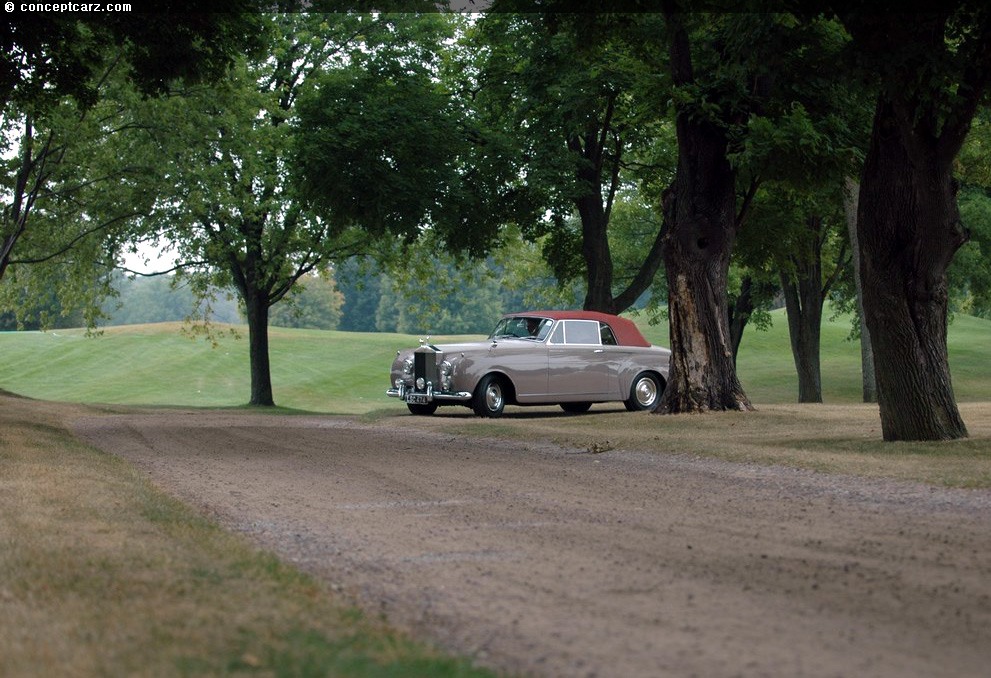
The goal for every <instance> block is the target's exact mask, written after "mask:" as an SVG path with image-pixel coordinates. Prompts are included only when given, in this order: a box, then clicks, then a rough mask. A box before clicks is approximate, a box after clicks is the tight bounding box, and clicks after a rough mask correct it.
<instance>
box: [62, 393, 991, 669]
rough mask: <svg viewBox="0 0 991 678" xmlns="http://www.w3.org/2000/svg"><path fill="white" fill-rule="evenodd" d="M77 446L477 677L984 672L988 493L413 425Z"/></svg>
mask: <svg viewBox="0 0 991 678" xmlns="http://www.w3.org/2000/svg"><path fill="white" fill-rule="evenodd" d="M75 430H76V432H77V434H78V435H79V436H80V437H82V438H84V439H85V440H87V441H88V442H90V443H93V444H95V445H97V446H99V447H101V448H103V449H105V450H108V451H110V452H112V453H114V454H118V455H120V456H122V457H124V458H126V459H129V460H131V461H132V462H133V463H134V464H136V465H137V466H138V467H139V468H141V469H144V470H146V471H147V473H148V474H149V475H150V477H151V478H152V479H153V480H154V482H155V483H157V484H158V485H160V486H161V487H163V488H164V489H166V490H167V491H169V492H171V493H173V494H175V495H177V496H179V497H180V498H182V499H184V500H185V501H187V502H189V503H191V504H193V505H195V506H197V507H199V508H201V509H202V510H203V511H205V512H206V513H208V514H209V515H210V516H212V517H214V518H216V519H217V520H219V521H220V522H221V523H222V524H224V525H226V526H228V527H229V528H231V529H233V530H237V531H239V532H242V533H245V534H246V535H248V536H249V537H250V538H251V539H253V540H255V541H256V542H257V543H259V544H261V545H262V546H264V547H265V548H268V549H271V550H274V551H275V552H277V553H279V554H281V555H282V556H283V557H284V558H285V559H287V560H289V561H291V562H293V563H295V564H297V565H298V566H299V567H301V568H302V569H304V570H306V571H309V572H311V573H313V574H315V575H316V576H318V577H321V578H323V579H325V580H326V581H328V582H330V583H331V584H332V585H333V586H334V587H335V589H338V590H340V591H342V592H343V593H344V594H345V595H348V596H350V597H351V598H353V599H354V600H355V601H357V602H358V603H360V604H361V605H362V606H364V607H365V608H366V609H367V610H369V611H370V612H371V613H373V614H378V613H379V612H381V613H384V614H385V615H387V617H388V619H389V620H390V621H391V622H392V623H394V624H395V625H397V626H400V627H403V628H407V629H409V630H410V631H411V632H412V633H413V634H415V635H417V636H419V637H421V638H426V639H429V640H432V641H434V642H435V643H437V644H438V645H440V646H442V647H444V648H446V649H449V650H452V651H455V652H458V653H462V654H467V655H470V656H473V657H475V658H476V660H477V662H478V663H480V664H483V665H487V666H492V667H495V668H498V669H500V670H504V671H508V672H520V673H524V674H533V675H537V676H569V677H570V676H593V675H594V676H617V677H620V676H622V677H624V678H625V677H637V676H738V675H739V676H857V677H862V676H900V677H904V676H982V677H983V676H987V675H988V671H989V666H991V493H989V492H987V491H979V492H968V491H950V490H938V489H932V488H929V487H925V486H921V485H909V484H902V483H894V482H878V481H867V480H859V479H854V478H847V477H843V478H839V477H836V476H827V475H822V474H815V473H810V472H803V471H793V470H787V469H781V468H763V467H757V466H747V465H739V464H731V463H727V462H719V461H712V460H700V459H696V458H691V457H684V456H677V455H671V456H667V455H656V454H646V453H641V452H637V451H635V450H616V451H610V452H606V453H603V454H590V453H588V451H587V450H572V449H563V448H553V447H549V446H547V445H525V444H521V443H512V442H505V441H499V440H471V439H468V438H466V437H463V436H456V435H451V434H439V433H423V432H417V433H416V435H415V436H413V437H411V436H410V435H409V434H408V432H406V433H404V432H403V431H402V429H401V428H399V427H398V426H397V425H396V424H395V423H390V422H386V423H384V424H382V425H375V426H370V425H362V424H359V423H356V422H354V421H351V420H348V419H343V418H339V417H314V416H307V417H288V416H265V415H254V414H244V413H210V412H178V413H177V412H169V413H162V414H158V413H152V414H128V415H112V416H104V417H90V418H86V419H82V420H80V421H78V422H77V424H76V427H75Z"/></svg>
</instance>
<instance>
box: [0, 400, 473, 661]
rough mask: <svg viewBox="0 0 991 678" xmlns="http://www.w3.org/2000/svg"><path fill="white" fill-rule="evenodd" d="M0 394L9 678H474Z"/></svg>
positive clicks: (0, 635) (37, 409)
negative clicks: (233, 677) (237, 677)
mask: <svg viewBox="0 0 991 678" xmlns="http://www.w3.org/2000/svg"><path fill="white" fill-rule="evenodd" d="M87 412H88V413H90V414H91V413H92V410H87V409H85V408H83V407H81V406H75V405H55V404H50V403H41V402H36V401H31V400H27V399H19V398H10V397H7V396H3V395H0V658H2V660H0V661H2V669H0V673H2V674H3V675H4V676H38V675H57V676H73V675H77V676H90V675H142V676H155V675H162V676H165V675H170V676H171V675H191V676H195V675H210V676H214V675H270V676H278V675H293V676H305V675H314V676H316V675H321V676H323V675H335V676H338V675H339V676H425V677H426V676H482V675H491V674H490V673H488V672H486V671H481V670H476V669H473V668H472V667H471V666H470V664H469V662H468V661H467V660H460V659H456V658H454V659H452V658H450V657H446V656H444V655H442V654H440V653H438V652H435V651H434V650H432V649H430V648H428V647H424V646H422V645H417V644H415V643H413V642H411V641H410V640H408V639H407V638H405V637H404V636H402V635H401V634H398V633H396V632H395V631H392V630H390V629H389V628H388V627H387V626H386V625H384V624H383V623H382V622H380V621H377V620H371V619H368V618H366V617H364V616H363V615H362V614H361V613H360V612H358V611H356V610H355V609H354V608H351V607H349V606H348V605H346V604H345V603H344V602H343V601H341V600H338V599H335V597H334V595H335V594H334V593H333V592H331V591H330V590H329V589H328V588H327V587H325V586H324V585H323V584H321V583H319V582H317V581H315V580H314V579H313V578H311V577H309V576H307V575H304V574H302V573H301V572H299V571H298V570H296V569H295V568H293V567H291V566H289V565H286V564H284V563H283V562H281V561H280V560H279V559H278V558H276V557H275V556H274V555H272V554H269V553H266V552H260V551H258V550H257V549H254V548H252V547H251V546H249V545H248V544H247V542H246V541H244V540H243V539H242V538H240V537H239V536H237V535H234V534H230V533H227V532H225V531H223V530H222V529H220V528H219V527H218V526H216V525H214V524H213V523H211V522H210V521H209V520H207V519H206V518H203V517H201V516H200V515H198V514H197V513H195V512H194V511H192V510H191V509H189V508H187V507H186V506H184V505H183V504H182V503H181V502H179V501H178V500H175V499H172V498H170V497H168V496H166V495H165V494H163V493H162V492H160V491H159V490H157V489H155V488H154V487H153V486H152V485H151V484H150V483H149V482H148V481H147V480H146V479H145V478H144V477H143V475H142V474H141V473H140V472H138V471H137V470H135V469H134V468H133V467H131V466H130V465H129V464H127V463H125V462H123V461H121V460H120V459H118V458H116V457H113V456H111V455H108V454H105V453H102V452H99V451H97V450H94V449H92V448H90V447H87V446H85V445H83V444H81V443H79V442H78V441H76V440H75V439H74V438H73V437H72V436H71V435H70V434H69V433H68V432H67V431H66V430H65V428H64V426H63V424H62V422H63V421H67V420H70V419H72V418H74V417H75V416H79V415H82V414H85V413H87Z"/></svg>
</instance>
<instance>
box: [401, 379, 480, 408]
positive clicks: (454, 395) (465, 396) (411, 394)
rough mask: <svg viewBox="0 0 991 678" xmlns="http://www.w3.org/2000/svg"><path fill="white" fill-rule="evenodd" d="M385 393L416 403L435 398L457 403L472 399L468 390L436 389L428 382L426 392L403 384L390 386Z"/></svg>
mask: <svg viewBox="0 0 991 678" xmlns="http://www.w3.org/2000/svg"><path fill="white" fill-rule="evenodd" d="M385 394H386V395H387V396H389V397H390V398H399V399H400V400H405V401H406V402H408V403H416V404H418V405H426V404H427V403H432V402H433V401H435V400H442V401H449V402H456V403H464V402H468V401H469V400H471V393H469V392H467V391H435V390H434V386H433V384H427V390H426V392H423V391H419V392H417V391H413V390H411V389H409V388H407V387H406V384H403V385H401V386H400V387H399V388H390V389H389V390H388V391H386V392H385Z"/></svg>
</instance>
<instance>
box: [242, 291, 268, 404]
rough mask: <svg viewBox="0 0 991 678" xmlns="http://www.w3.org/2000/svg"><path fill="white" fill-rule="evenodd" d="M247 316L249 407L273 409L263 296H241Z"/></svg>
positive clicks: (266, 312) (265, 306)
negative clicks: (249, 377) (249, 376)
mask: <svg viewBox="0 0 991 678" xmlns="http://www.w3.org/2000/svg"><path fill="white" fill-rule="evenodd" d="M243 298H244V305H245V309H246V311H247V316H248V359H249V361H250V363H251V401H250V402H249V403H248V404H249V405H257V406H260V407H273V406H274V405H275V400H274V398H273V397H272V370H271V366H270V364H269V354H268V310H269V303H268V298H267V297H266V296H265V295H263V294H258V293H250V292H249V293H248V294H245V295H243Z"/></svg>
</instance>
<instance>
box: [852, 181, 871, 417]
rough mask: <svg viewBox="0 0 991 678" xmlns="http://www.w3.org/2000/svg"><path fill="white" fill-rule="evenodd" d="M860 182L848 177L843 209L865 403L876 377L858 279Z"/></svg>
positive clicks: (861, 285) (868, 399) (862, 296)
mask: <svg viewBox="0 0 991 678" xmlns="http://www.w3.org/2000/svg"><path fill="white" fill-rule="evenodd" d="M859 192H860V184H859V183H857V182H856V181H854V180H853V179H849V180H847V182H846V190H845V191H844V203H845V204H844V209H845V212H846V225H847V231H848V232H849V234H850V248H851V250H852V251H853V280H854V285H855V287H856V290H857V315H859V316H860V374H861V380H862V381H863V396H864V402H865V403H876V402H877V377H876V376H875V374H874V349H873V348H872V347H871V331H870V329H868V327H867V318H866V316H865V315H864V292H863V283H862V282H861V280H860V239H859V238H858V237H857V204H858V193H859Z"/></svg>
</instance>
